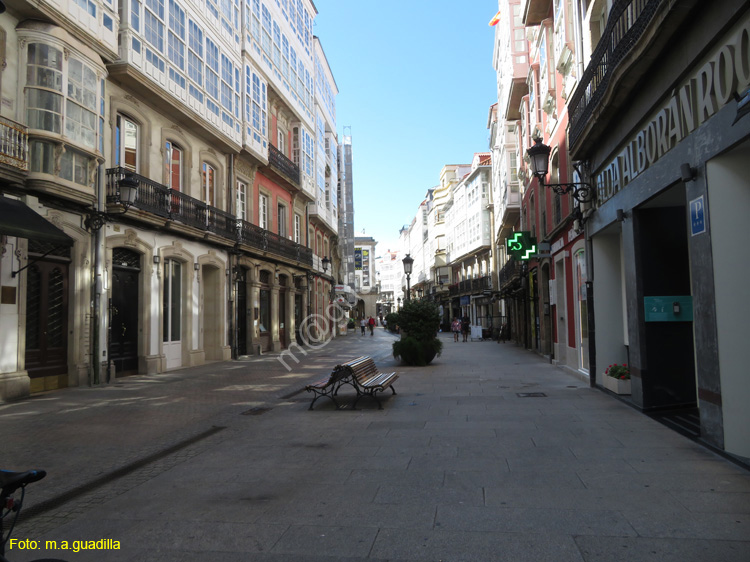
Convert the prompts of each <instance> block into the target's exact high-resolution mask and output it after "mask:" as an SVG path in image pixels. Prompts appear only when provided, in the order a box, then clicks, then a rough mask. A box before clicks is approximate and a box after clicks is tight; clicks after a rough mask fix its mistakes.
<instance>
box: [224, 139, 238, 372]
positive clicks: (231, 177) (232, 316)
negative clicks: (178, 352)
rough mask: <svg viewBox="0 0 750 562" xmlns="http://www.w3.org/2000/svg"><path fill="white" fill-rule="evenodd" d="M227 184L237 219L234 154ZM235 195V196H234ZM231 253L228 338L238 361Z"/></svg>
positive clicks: (231, 157)
mask: <svg viewBox="0 0 750 562" xmlns="http://www.w3.org/2000/svg"><path fill="white" fill-rule="evenodd" d="M227 183H228V184H229V185H228V186H227V193H229V194H230V196H229V201H227V203H228V207H229V209H230V210H231V209H232V207H234V216H235V218H236V217H237V207H236V205H237V203H236V201H237V198H236V196H235V197H234V198H232V196H231V194H232V193H234V192H233V191H232V187H233V186H234V185H236V184H235V181H234V154H230V155H229V173H228V174H227ZM235 195H236V194H235ZM237 234H238V236H237V242H239V233H237ZM232 253H233V252H231V251H230V252H227V264H228V266H229V275H228V276H227V279H228V280H229V287H228V289H229V291H228V294H229V307H230V309H231V310H230V314H229V338H230V340H231V341H230V342H229V345H230V349H231V350H232V351H231V353H232V359H238V358H239V349H238V345H237V344H238V338H239V333H238V331H237V312H238V311H237V282H236V281H235V279H234V271H233V266H232ZM236 266H237V270H238V271H239V267H240V256H239V254H237V260H236Z"/></svg>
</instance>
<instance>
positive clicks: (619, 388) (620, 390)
mask: <svg viewBox="0 0 750 562" xmlns="http://www.w3.org/2000/svg"><path fill="white" fill-rule="evenodd" d="M602 385H604V388H606V389H607V390H610V391H612V392H614V393H615V394H630V369H629V368H628V366H627V365H626V364H624V363H623V364H622V365H618V364H617V363H613V364H612V365H610V366H609V367H607V369H606V370H605V371H604V379H603V380H602Z"/></svg>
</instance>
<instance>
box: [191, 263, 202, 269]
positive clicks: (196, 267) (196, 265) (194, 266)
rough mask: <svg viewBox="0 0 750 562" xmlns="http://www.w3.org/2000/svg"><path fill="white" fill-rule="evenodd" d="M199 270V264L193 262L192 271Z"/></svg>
mask: <svg viewBox="0 0 750 562" xmlns="http://www.w3.org/2000/svg"><path fill="white" fill-rule="evenodd" d="M200 268H201V264H199V263H198V262H195V263H194V264H193V269H194V270H195V271H198V270H199V269H200Z"/></svg>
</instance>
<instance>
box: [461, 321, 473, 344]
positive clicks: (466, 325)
mask: <svg viewBox="0 0 750 562" xmlns="http://www.w3.org/2000/svg"><path fill="white" fill-rule="evenodd" d="M470 329H471V322H469V317H468V316H464V317H463V318H462V319H461V334H462V335H463V337H464V340H463V341H465V342H467V341H469V331H470Z"/></svg>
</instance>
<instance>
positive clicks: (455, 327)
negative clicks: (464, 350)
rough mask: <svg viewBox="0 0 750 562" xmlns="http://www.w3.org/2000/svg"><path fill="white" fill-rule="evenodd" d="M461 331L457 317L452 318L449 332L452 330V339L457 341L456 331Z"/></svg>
mask: <svg viewBox="0 0 750 562" xmlns="http://www.w3.org/2000/svg"><path fill="white" fill-rule="evenodd" d="M460 331H461V322H460V321H459V319H458V318H453V322H451V332H453V341H454V342H457V341H458V333H459V332H460Z"/></svg>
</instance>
